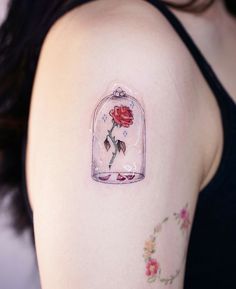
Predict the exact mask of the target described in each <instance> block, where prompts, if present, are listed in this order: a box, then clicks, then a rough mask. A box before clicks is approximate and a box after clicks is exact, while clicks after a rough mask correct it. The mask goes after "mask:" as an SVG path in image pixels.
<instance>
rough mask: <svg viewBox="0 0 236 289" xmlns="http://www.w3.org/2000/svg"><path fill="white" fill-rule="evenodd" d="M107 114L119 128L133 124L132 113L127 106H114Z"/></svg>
mask: <svg viewBox="0 0 236 289" xmlns="http://www.w3.org/2000/svg"><path fill="white" fill-rule="evenodd" d="M109 114H110V116H111V117H112V118H113V121H114V122H115V123H116V124H117V125H119V126H124V127H129V126H130V125H131V124H133V112H132V110H131V109H130V108H129V107H128V106H122V105H121V106H115V107H114V109H111V110H110V112H109Z"/></svg>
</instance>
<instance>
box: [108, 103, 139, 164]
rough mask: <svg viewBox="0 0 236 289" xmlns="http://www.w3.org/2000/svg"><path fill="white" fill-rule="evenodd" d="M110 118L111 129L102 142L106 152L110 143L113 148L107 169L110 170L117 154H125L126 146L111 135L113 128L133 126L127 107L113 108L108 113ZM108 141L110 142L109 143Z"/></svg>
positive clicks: (129, 110) (130, 112) (131, 115)
mask: <svg viewBox="0 0 236 289" xmlns="http://www.w3.org/2000/svg"><path fill="white" fill-rule="evenodd" d="M109 114H110V116H111V117H112V123H113V125H112V128H111V129H110V130H108V134H107V136H106V139H105V141H104V146H105V148H106V150H107V151H108V150H109V149H110V147H111V144H110V141H111V143H112V144H113V146H114V149H115V150H114V152H113V153H112V158H111V160H110V162H109V169H111V166H112V164H113V162H114V160H115V158H116V156H117V153H118V152H120V151H122V152H123V154H125V151H126V144H125V142H123V141H121V140H118V139H117V140H116V138H115V136H113V135H112V132H113V129H114V128H115V127H118V128H120V127H126V128H128V127H129V126H130V125H132V124H133V119H134V117H133V112H132V110H131V109H130V108H129V107H128V106H124V105H121V106H114V108H113V109H111V110H110V112H109ZM109 139H110V141H109Z"/></svg>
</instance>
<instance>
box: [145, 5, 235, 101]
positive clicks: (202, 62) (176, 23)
mask: <svg viewBox="0 0 236 289" xmlns="http://www.w3.org/2000/svg"><path fill="white" fill-rule="evenodd" d="M148 2H149V3H151V4H152V5H153V6H155V7H156V8H157V9H158V10H159V11H160V12H161V13H162V14H163V15H164V16H165V17H166V19H167V20H168V21H169V23H170V24H171V26H172V27H173V28H174V30H175V31H176V32H177V34H178V35H179V36H180V38H181V39H182V41H183V42H184V43H185V45H186V46H187V48H188V50H189V51H190V53H191V55H192V56H193V58H194V59H195V61H196V63H197V65H198V67H199V68H200V71H201V72H202V74H203V76H204V78H205V79H206V81H207V83H208V84H209V86H210V88H211V89H212V91H213V93H214V95H215V97H216V98H217V100H218V102H219V104H221V103H222V101H223V100H224V99H225V98H226V99H228V101H230V102H232V98H231V97H230V95H229V93H228V92H227V91H226V89H225V88H224V87H223V85H222V83H221V82H220V80H219V79H218V77H217V76H216V73H215V72H214V71H213V69H212V67H211V65H210V64H209V63H208V61H207V60H206V58H205V57H204V55H203V54H202V52H201V51H200V49H199V48H198V46H197V45H196V44H195V42H194V41H193V39H192V37H191V36H190V34H189V33H188V32H187V30H186V29H185V27H184V26H183V24H182V23H181V21H180V20H179V19H178V18H177V17H176V16H175V15H174V13H173V12H172V11H171V10H170V9H169V8H168V7H167V5H166V4H164V3H163V2H162V1H160V0H148ZM222 94H223V95H222ZM235 105H236V104H235Z"/></svg>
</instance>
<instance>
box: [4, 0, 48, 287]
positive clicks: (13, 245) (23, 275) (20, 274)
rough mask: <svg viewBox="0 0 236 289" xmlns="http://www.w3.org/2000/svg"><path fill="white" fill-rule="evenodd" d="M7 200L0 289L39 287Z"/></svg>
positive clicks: (26, 237)
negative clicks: (13, 223) (15, 228)
mask: <svg viewBox="0 0 236 289" xmlns="http://www.w3.org/2000/svg"><path fill="white" fill-rule="evenodd" d="M19 1H20V0H19ZM49 1H50V0H49ZM7 2H8V0H0V24H1V23H2V21H3V19H4V17H5V13H6V10H7V9H6V8H7ZM8 201H9V200H7V199H6V200H5V202H4V203H3V205H2V206H1V207H0V289H39V288H40V285H39V277H38V270H37V266H36V261H35V256H34V252H33V248H32V246H31V244H30V238H29V234H28V233H27V232H26V233H25V234H23V235H22V236H21V237H17V236H16V234H15V233H14V231H13V230H12V229H11V228H10V226H9V220H10V219H9V213H8V212H7V203H8Z"/></svg>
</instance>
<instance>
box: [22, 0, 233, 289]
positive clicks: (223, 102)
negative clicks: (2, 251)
mask: <svg viewBox="0 0 236 289" xmlns="http://www.w3.org/2000/svg"><path fill="white" fill-rule="evenodd" d="M90 1H91V0H90ZM90 1H79V0H78V1H68V5H66V6H65V7H64V8H63V9H62V10H61V11H60V13H57V15H55V17H54V18H53V19H52V20H51V23H50V25H52V24H53V23H54V22H55V21H56V20H57V19H58V18H59V17H60V16H62V15H63V14H65V13H66V12H68V11H69V10H71V9H73V8H74V7H76V6H78V5H81V4H83V3H87V2H90ZM147 2H149V3H150V4H152V5H153V6H154V7H156V8H157V9H158V10H159V11H160V12H161V13H162V14H163V15H164V16H165V17H166V19H167V20H168V21H169V23H170V25H171V26H172V27H173V29H174V30H175V31H176V33H177V34H178V35H179V37H180V38H181V39H182V41H183V42H184V43H185V45H186V47H187V49H188V50H189V51H190V53H191V55H192V57H193V58H194V60H195V62H196V64H197V66H198V67H199V69H200V71H201V73H202V74H203V76H204V78H205V80H206V81H207V83H208V85H209V87H210V89H211V90H212V92H213V95H214V96H215V98H216V101H217V104H218V105H219V109H220V113H221V121H222V125H223V132H224V135H223V136H224V143H223V152H222V157H221V160H220V163H219V165H218V168H217V171H216V172H215V174H214V176H213V177H212V178H211V180H210V182H209V183H208V184H207V185H206V186H205V187H204V188H203V189H202V190H201V191H200V192H199V196H198V200H197V204H196V210H195V216H194V221H193V225H192V230H191V234H190V239H189V245H188V251H187V260H186V271H185V281H184V289H205V288H206V289H211V288H214V289H217V288H219V289H235V288H236V281H235V268H236V265H235V264H236V103H235V102H234V100H233V98H232V97H231V96H230V95H229V93H228V92H227V91H226V89H225V88H224V87H223V85H222V84H221V82H220V81H219V79H218V77H217V76H216V74H215V73H214V71H213V69H212V68H211V66H210V65H209V63H208V62H207V60H206V59H205V57H204V56H203V54H202V53H201V51H200V49H199V48H198V47H197V46H196V44H195V43H194V41H193V39H192V38H191V37H190V35H189V33H188V32H187V31H186V29H185V28H184V26H183V25H182V23H181V22H180V20H179V19H178V18H177V17H176V16H175V15H174V14H173V13H172V11H171V10H170V9H169V8H168V7H167V6H166V5H165V4H163V3H162V2H161V1H154V0H151V1H147ZM26 140H27V135H26V136H25V137H24V140H23V142H24V143H23V151H22V166H23V167H22V168H23V169H22V173H23V176H22V177H23V181H22V185H23V188H22V191H23V192H24V197H25V202H26V206H27V208H28V212H29V216H30V219H31V221H32V219H33V218H32V217H33V214H32V210H31V207H30V204H29V200H28V193H27V185H26V177H25V149H26Z"/></svg>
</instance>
